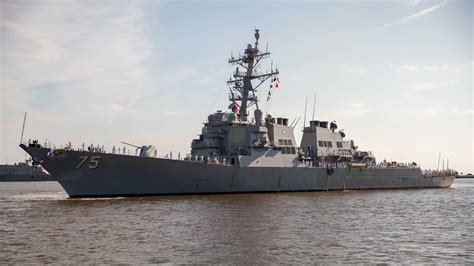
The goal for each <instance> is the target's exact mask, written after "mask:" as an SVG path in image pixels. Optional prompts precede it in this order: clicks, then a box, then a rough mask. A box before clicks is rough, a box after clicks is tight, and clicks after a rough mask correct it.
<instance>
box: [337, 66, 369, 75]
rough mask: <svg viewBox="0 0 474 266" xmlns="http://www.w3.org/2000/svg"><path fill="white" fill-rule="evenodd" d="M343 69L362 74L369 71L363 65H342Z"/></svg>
mask: <svg viewBox="0 0 474 266" xmlns="http://www.w3.org/2000/svg"><path fill="white" fill-rule="evenodd" d="M342 67H343V69H344V70H346V71H348V72H350V73H356V74H360V75H364V74H366V73H367V69H365V68H364V67H362V66H355V65H346V64H344V65H342Z"/></svg>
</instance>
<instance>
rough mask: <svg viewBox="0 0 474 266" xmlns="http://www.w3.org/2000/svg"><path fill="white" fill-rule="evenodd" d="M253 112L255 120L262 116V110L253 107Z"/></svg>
mask: <svg viewBox="0 0 474 266" xmlns="http://www.w3.org/2000/svg"><path fill="white" fill-rule="evenodd" d="M253 114H254V115H255V120H261V119H262V117H263V112H262V110H260V109H255V111H254V112H253Z"/></svg>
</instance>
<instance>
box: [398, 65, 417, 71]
mask: <svg viewBox="0 0 474 266" xmlns="http://www.w3.org/2000/svg"><path fill="white" fill-rule="evenodd" d="M400 67H401V68H402V69H403V70H407V71H410V72H416V71H418V69H419V67H418V66H415V65H402V66H400Z"/></svg>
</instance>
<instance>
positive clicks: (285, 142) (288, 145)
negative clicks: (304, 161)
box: [278, 139, 296, 154]
mask: <svg viewBox="0 0 474 266" xmlns="http://www.w3.org/2000/svg"><path fill="white" fill-rule="evenodd" d="M278 143H279V144H280V150H281V153H282V154H296V148H295V147H293V141H292V140H291V139H279V140H278Z"/></svg>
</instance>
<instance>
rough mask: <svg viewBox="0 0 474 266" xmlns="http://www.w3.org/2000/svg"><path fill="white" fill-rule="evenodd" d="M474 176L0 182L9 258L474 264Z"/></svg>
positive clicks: (3, 240)
mask: <svg viewBox="0 0 474 266" xmlns="http://www.w3.org/2000/svg"><path fill="white" fill-rule="evenodd" d="M473 193H474V180H472V179H471V180H459V179H458V180H455V183H454V184H453V186H452V188H450V189H423V190H373V191H347V192H319V193H272V194H238V195H205V196H169V197H167V196H165V197H143V198H141V197H138V198H112V199H100V198H98V199H68V198H67V195H66V194H65V193H64V192H63V190H62V189H61V187H60V186H59V185H58V184H57V183H55V182H36V183H35V182H26V183H25V182H17V183H15V182H3V183H0V231H1V235H2V237H0V246H1V247H2V248H1V249H0V261H1V262H2V263H8V264H11V263H16V264H19V263H85V262H93V263H158V262H172V263H239V264H241V263H252V264H261V263H312V262H320V263H366V262H376V263H384V262H394V263H472V261H474V236H473V233H472V232H474V224H473V223H472V216H473V213H474V207H473V206H474V198H473V197H472V195H473Z"/></svg>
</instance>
